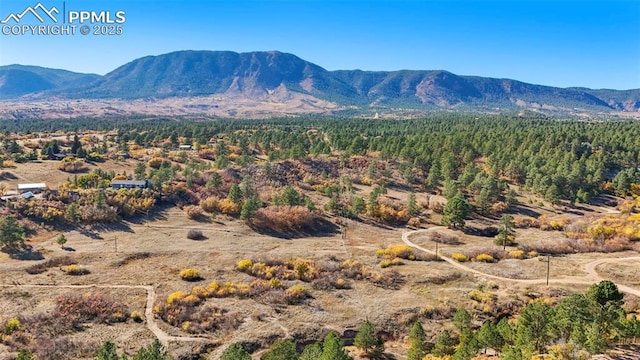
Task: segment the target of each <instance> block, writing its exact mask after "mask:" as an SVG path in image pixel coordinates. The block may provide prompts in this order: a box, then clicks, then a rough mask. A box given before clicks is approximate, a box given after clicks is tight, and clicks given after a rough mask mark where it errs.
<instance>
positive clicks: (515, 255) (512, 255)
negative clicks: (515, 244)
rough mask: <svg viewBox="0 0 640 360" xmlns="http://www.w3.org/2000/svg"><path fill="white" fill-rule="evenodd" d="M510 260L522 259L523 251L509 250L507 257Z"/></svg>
mask: <svg viewBox="0 0 640 360" xmlns="http://www.w3.org/2000/svg"><path fill="white" fill-rule="evenodd" d="M507 256H509V258H511V259H524V251H522V250H511V251H509V254H508V255H507Z"/></svg>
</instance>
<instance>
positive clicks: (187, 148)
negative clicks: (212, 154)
mask: <svg viewBox="0 0 640 360" xmlns="http://www.w3.org/2000/svg"><path fill="white" fill-rule="evenodd" d="M191 147H192V146H191V145H180V146H178V149H180V150H191Z"/></svg>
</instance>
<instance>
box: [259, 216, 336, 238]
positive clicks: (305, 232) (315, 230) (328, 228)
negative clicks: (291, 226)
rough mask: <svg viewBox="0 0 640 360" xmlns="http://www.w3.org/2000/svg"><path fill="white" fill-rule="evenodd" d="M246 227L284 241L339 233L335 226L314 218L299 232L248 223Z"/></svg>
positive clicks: (329, 222)
mask: <svg viewBox="0 0 640 360" xmlns="http://www.w3.org/2000/svg"><path fill="white" fill-rule="evenodd" d="M247 225H248V226H249V227H250V228H251V229H252V230H253V231H255V232H257V233H258V234H262V235H269V236H272V237H275V238H280V239H286V240H291V239H300V238H305V237H311V236H318V237H330V236H334V235H335V234H337V233H338V232H340V228H339V227H338V226H337V225H336V224H334V223H332V222H331V221H329V220H327V219H325V218H322V217H316V218H315V219H314V220H313V221H312V222H311V223H310V224H307V225H305V226H304V228H302V229H299V230H288V231H276V230H274V229H267V228H261V227H257V226H255V225H254V224H252V223H250V222H248V223H247Z"/></svg>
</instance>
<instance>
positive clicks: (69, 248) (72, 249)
mask: <svg viewBox="0 0 640 360" xmlns="http://www.w3.org/2000/svg"><path fill="white" fill-rule="evenodd" d="M62 250H64V251H68V252H75V251H76V249H74V248H72V247H70V246H63V247H62Z"/></svg>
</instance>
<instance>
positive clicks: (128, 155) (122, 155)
mask: <svg viewBox="0 0 640 360" xmlns="http://www.w3.org/2000/svg"><path fill="white" fill-rule="evenodd" d="M116 156H117V157H121V158H123V159H125V160H126V159H130V158H131V154H129V153H128V152H126V151H125V152H120V153H117V154H116Z"/></svg>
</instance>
